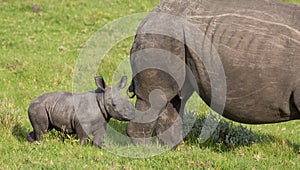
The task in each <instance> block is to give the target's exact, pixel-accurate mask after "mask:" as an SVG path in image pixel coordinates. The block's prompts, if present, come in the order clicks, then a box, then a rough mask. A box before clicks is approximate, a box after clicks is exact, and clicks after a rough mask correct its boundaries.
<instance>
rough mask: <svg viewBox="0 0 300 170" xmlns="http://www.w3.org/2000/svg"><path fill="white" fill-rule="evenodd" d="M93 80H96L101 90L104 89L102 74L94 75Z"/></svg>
mask: <svg viewBox="0 0 300 170" xmlns="http://www.w3.org/2000/svg"><path fill="white" fill-rule="evenodd" d="M95 82H96V85H97V87H98V88H100V89H101V90H102V91H104V90H105V88H106V84H105V82H104V80H103V77H102V76H97V77H95Z"/></svg>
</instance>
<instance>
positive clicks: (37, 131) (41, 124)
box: [27, 103, 49, 142]
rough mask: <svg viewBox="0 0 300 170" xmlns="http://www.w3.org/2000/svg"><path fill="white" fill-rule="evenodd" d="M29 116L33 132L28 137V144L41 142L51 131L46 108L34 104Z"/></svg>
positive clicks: (29, 110)
mask: <svg viewBox="0 0 300 170" xmlns="http://www.w3.org/2000/svg"><path fill="white" fill-rule="evenodd" d="M28 116H29V119H30V122H31V125H32V127H33V131H32V132H30V133H29V134H28V136H27V140H28V142H34V141H39V140H41V136H42V134H43V133H45V132H46V131H47V130H48V129H49V120H48V116H47V113H46V110H45V108H43V107H42V106H41V105H40V104H38V103H33V104H31V105H30V106H29V108H28Z"/></svg>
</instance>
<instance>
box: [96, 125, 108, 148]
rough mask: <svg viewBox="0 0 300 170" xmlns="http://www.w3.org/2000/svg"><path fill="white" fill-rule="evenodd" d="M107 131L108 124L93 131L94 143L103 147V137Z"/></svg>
mask: <svg viewBox="0 0 300 170" xmlns="http://www.w3.org/2000/svg"><path fill="white" fill-rule="evenodd" d="M105 133H106V125H102V126H100V128H99V129H97V130H95V131H94V132H93V145H94V146H96V147H99V148H102V144H103V139H104V136H105Z"/></svg>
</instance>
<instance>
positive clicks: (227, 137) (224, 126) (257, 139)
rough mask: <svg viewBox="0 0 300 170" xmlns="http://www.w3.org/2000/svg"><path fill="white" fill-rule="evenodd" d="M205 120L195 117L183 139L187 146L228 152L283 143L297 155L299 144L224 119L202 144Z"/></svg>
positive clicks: (203, 117)
mask: <svg viewBox="0 0 300 170" xmlns="http://www.w3.org/2000/svg"><path fill="white" fill-rule="evenodd" d="M206 118H207V116H196V121H195V122H194V125H193V127H192V128H191V129H190V131H189V132H188V134H187V135H186V137H185V139H184V140H185V142H186V143H187V144H191V145H198V146H199V147H209V148H211V149H212V150H214V151H216V152H228V151H231V150H234V149H237V148H239V147H244V146H251V145H253V144H269V143H285V144H286V145H287V146H288V147H290V148H293V150H294V151H295V152H296V153H299V148H300V145H299V144H295V143H292V142H291V141H289V140H286V139H281V138H279V137H275V136H273V135H270V134H265V133H261V132H255V131H252V130H251V129H249V128H247V127H245V126H243V125H241V124H238V123H233V122H231V121H227V120H225V119H221V120H220V121H219V123H218V126H217V128H216V129H215V130H214V131H213V133H212V134H210V138H209V139H208V140H207V141H205V142H204V143H203V142H201V139H200V138H199V137H200V134H201V130H202V126H203V123H204V121H205V120H206ZM205 123H206V126H210V125H207V122H205ZM212 128H213V125H212Z"/></svg>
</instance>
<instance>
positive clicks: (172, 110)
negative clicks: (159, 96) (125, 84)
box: [127, 0, 300, 144]
mask: <svg viewBox="0 0 300 170" xmlns="http://www.w3.org/2000/svg"><path fill="white" fill-rule="evenodd" d="M153 12H160V13H167V14H171V15H175V16H179V17H181V18H183V19H184V20H187V21H188V22H190V23H191V24H193V25H194V26H195V27H197V28H198V29H199V30H201V32H203V33H204V34H205V36H206V38H208V39H209V41H210V42H211V43H212V45H213V46H214V48H215V49H216V51H217V52H218V54H219V57H220V59H221V62H222V64H223V67H224V71H225V76H226V84H227V87H226V90H227V94H226V103H225V109H224V112H223V113H220V114H222V115H223V116H224V117H226V118H228V119H230V120H233V121H237V122H242V123H249V124H263V123H276V122H283V121H289V120H294V119H299V118H300V113H299V112H300V6H298V5H293V4H287V3H283V2H279V1H277V0H164V1H162V2H161V3H160V4H159V5H158V6H157V7H156V8H155V9H154V10H153ZM153 16H155V15H154V14H151V13H150V14H149V15H148V16H147V17H146V18H145V20H144V21H143V22H142V23H141V25H140V27H139V28H138V31H137V35H136V37H135V41H134V44H133V46H132V50H131V66H132V70H133V73H134V75H133V80H132V85H131V87H130V89H129V91H132V92H134V94H135V95H136V97H137V101H136V108H137V110H139V111H147V110H148V109H149V108H150V107H151V104H150V103H151V102H150V101H149V94H150V92H151V91H152V90H154V89H160V90H161V91H163V93H164V94H165V97H166V104H165V105H164V107H161V108H159V109H156V110H155V111H156V112H148V113H147V114H154V115H158V114H159V113H161V114H160V116H159V117H158V118H157V119H156V120H153V121H152V120H149V122H148V123H139V120H134V121H130V123H129V124H128V126H127V134H128V135H129V136H130V137H131V139H132V141H133V142H134V143H141V142H146V143H147V142H149V140H150V137H151V135H152V133H153V131H154V132H156V134H157V135H158V138H160V140H161V141H162V142H164V143H167V144H174V143H178V142H180V141H181V140H182V137H181V133H182V132H181V130H180V128H181V124H182V122H181V120H180V117H179V118H178V119H176V117H178V113H180V112H181V111H182V107H180V106H183V105H184V104H185V101H186V100H187V99H188V98H189V97H190V95H191V91H189V90H186V89H193V88H194V90H195V91H197V92H198V94H199V96H200V97H201V98H202V99H203V100H204V101H205V102H206V103H207V104H208V105H209V104H210V101H211V88H212V87H211V86H210V80H209V77H208V73H207V72H206V69H205V67H204V64H203V61H204V60H206V61H207V62H208V63H209V64H211V66H213V65H214V61H213V60H211V61H210V58H209V57H210V55H211V53H212V52H211V51H210V49H209V48H208V51H204V50H205V49H204V48H205V47H204V44H205V43H207V42H206V40H204V39H203V40H202V41H200V42H202V43H196V42H197V41H195V39H196V38H203V37H196V36H193V35H196V34H195V33H194V32H190V31H189V28H188V27H186V25H181V24H180V23H176V22H175V23H174V22H173V23H172V22H169V23H167V24H165V23H164V22H159V21H160V16H155V17H153ZM150 25H151V27H152V28H155V27H159V28H164V29H166V32H169V33H171V34H173V35H174V37H176V39H174V38H171V37H167V36H163V35H157V34H151V33H147V34H145V31H144V30H147V27H149V26H150ZM187 41H189V42H193V41H194V42H195V43H194V44H193V43H190V44H193V47H189V46H186V42H187ZM207 44H208V43H207ZM151 48H152V49H156V50H157V49H162V50H165V51H169V52H171V53H172V54H173V55H175V56H177V57H178V58H180V59H181V60H182V62H184V63H185V64H186V66H182V67H181V69H182V68H185V69H184V71H186V70H187V69H186V67H188V68H189V69H191V72H192V74H193V76H194V78H195V80H196V82H197V86H198V87H197V89H195V87H193V86H191V83H190V80H189V78H188V76H187V73H185V72H184V71H178V74H184V76H185V78H184V83H183V85H182V87H178V86H177V85H176V82H175V80H174V79H172V78H170V76H169V75H168V74H166V73H164V72H162V71H160V70H155V69H148V70H144V71H141V70H140V69H139V68H140V66H141V64H147V61H150V59H148V58H150V57H149V56H151V54H150V53H144V54H146V55H139V54H137V52H139V51H142V50H145V49H151ZM192 49H199V50H200V51H202V53H200V54H201V56H197V54H196V53H195V52H194V51H193V50H192ZM206 50H207V48H206ZM140 54H142V53H140ZM147 57H148V58H147ZM157 57H161V58H162V57H163V56H157ZM200 58H201V59H202V60H200ZM162 62H164V63H165V64H166V66H167V65H174V64H173V63H174V61H173V60H172V59H169V60H165V59H164V60H162ZM177 70H180V69H178V68H177ZM171 71H172V70H171ZM173 71H174V72H176V71H175V70H173ZM186 72H188V71H186ZM135 74H136V75H135ZM171 125H175V126H172V128H173V129H172V128H170V127H171ZM168 128H169V129H168ZM154 129H155V130H154ZM167 129H168V131H169V132H167V133H164V134H163V132H165V131H166V130H167ZM160 134H163V135H160Z"/></svg>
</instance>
